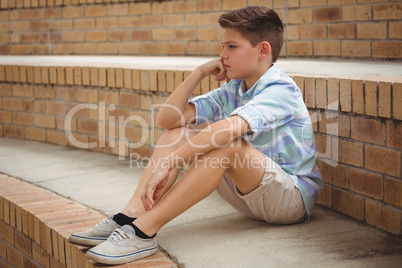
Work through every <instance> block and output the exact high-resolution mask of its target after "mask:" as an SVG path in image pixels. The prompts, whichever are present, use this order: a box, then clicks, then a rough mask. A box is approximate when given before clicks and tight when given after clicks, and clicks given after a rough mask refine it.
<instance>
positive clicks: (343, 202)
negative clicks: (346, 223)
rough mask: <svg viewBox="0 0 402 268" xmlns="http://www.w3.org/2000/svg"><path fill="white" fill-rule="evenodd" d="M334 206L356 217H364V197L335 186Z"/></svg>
mask: <svg viewBox="0 0 402 268" xmlns="http://www.w3.org/2000/svg"><path fill="white" fill-rule="evenodd" d="M332 207H333V209H335V210H337V211H340V212H342V213H345V214H346V215H349V216H351V217H353V218H355V219H358V220H363V219H364V199H363V198H361V197H359V196H356V195H353V194H351V193H349V192H346V191H342V190H338V189H335V188H334V189H333V190H332Z"/></svg>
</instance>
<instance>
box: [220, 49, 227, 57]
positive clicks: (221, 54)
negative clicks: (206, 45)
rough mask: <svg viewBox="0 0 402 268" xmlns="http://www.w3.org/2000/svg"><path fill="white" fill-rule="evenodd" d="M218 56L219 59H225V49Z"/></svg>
mask: <svg viewBox="0 0 402 268" xmlns="http://www.w3.org/2000/svg"><path fill="white" fill-rule="evenodd" d="M219 56H220V57H221V59H226V58H227V55H226V53H225V49H223V50H222V52H221V53H220V54H219Z"/></svg>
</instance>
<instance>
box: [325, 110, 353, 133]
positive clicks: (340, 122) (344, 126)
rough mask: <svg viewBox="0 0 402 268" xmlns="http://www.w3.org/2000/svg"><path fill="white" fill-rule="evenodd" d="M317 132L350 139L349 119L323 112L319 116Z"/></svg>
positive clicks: (345, 116) (333, 113) (326, 111)
mask: <svg viewBox="0 0 402 268" xmlns="http://www.w3.org/2000/svg"><path fill="white" fill-rule="evenodd" d="M318 125H319V131H320V132H321V133H327V134H331V135H335V136H339V137H347V138H348V137H350V128H351V123H350V117H349V116H348V115H344V114H341V113H338V112H332V111H329V110H325V111H323V112H321V113H320V114H319V121H318Z"/></svg>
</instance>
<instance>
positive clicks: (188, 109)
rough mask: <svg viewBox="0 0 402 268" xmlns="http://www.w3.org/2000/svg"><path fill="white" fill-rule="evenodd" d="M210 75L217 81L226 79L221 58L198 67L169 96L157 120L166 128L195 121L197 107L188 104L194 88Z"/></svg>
mask: <svg viewBox="0 0 402 268" xmlns="http://www.w3.org/2000/svg"><path fill="white" fill-rule="evenodd" d="M208 75H215V76H216V78H215V79H216V80H217V81H223V80H225V79H226V70H225V69H224V67H223V64H222V61H221V60H220V59H216V60H212V61H209V62H206V63H204V64H202V65H200V66H199V67H197V68H196V69H195V70H194V71H193V72H192V73H191V74H190V75H189V76H188V77H187V78H186V79H185V80H184V81H183V82H182V83H181V84H180V85H179V86H178V87H177V88H176V89H175V90H174V91H173V93H172V94H171V95H170V96H169V98H168V99H167V100H166V102H165V103H164V104H163V106H162V108H161V110H160V111H159V113H158V116H157V118H156V122H157V124H158V125H159V126H161V127H163V128H165V129H172V128H176V127H180V126H184V125H187V124H192V123H194V121H195V107H194V105H193V104H188V100H189V99H190V97H191V94H192V93H193V91H194V89H195V88H196V87H197V85H198V84H199V83H200V82H201V80H202V79H204V78H205V77H206V76H208Z"/></svg>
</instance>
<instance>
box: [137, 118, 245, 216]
mask: <svg viewBox="0 0 402 268" xmlns="http://www.w3.org/2000/svg"><path fill="white" fill-rule="evenodd" d="M249 130H250V129H249V125H248V123H247V121H245V120H244V119H243V118H241V117H240V116H237V115H235V116H232V117H230V118H226V119H223V120H220V121H218V122H216V123H213V124H211V125H210V126H208V127H206V128H205V129H203V130H202V131H201V132H199V133H198V134H197V135H195V136H194V137H193V138H191V140H190V141H188V142H186V143H185V144H183V145H182V146H181V147H179V148H178V149H177V150H176V151H174V152H172V154H171V155H170V156H168V157H167V158H165V159H164V160H165V161H163V162H164V164H162V165H159V166H158V167H157V169H156V171H155V172H154V173H153V174H152V177H151V178H150V179H149V181H148V182H147V184H146V186H145V189H144V192H143V194H142V196H141V199H142V202H143V204H144V208H145V209H146V210H150V209H152V207H153V205H154V201H155V200H157V199H158V198H159V195H160V193H161V191H162V189H163V187H164V186H165V185H166V182H167V179H168V176H169V173H170V171H171V170H172V169H173V168H175V167H178V166H180V165H181V164H182V163H184V162H188V161H194V159H195V158H196V157H197V156H199V155H203V154H205V153H207V152H209V151H211V150H213V149H216V148H219V147H224V146H226V145H228V144H229V143H230V142H232V141H233V140H235V139H237V138H238V137H239V136H241V135H243V134H244V133H246V132H248V131H249Z"/></svg>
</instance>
